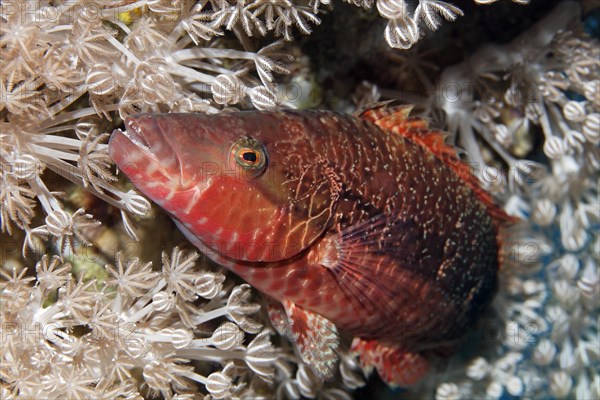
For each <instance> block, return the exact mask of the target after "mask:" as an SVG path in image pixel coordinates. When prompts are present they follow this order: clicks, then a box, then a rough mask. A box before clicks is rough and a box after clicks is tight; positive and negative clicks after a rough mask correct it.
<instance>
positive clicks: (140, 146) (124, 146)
mask: <svg viewBox="0 0 600 400" xmlns="http://www.w3.org/2000/svg"><path fill="white" fill-rule="evenodd" d="M108 150H109V154H110V157H111V158H112V159H113V161H114V162H115V163H116V164H117V166H118V167H119V169H120V170H121V171H123V172H124V173H125V175H127V177H128V178H129V179H130V180H131V181H132V183H134V185H136V186H137V187H140V188H141V187H143V186H145V185H146V184H148V182H149V181H153V182H162V183H166V182H169V181H172V180H175V179H177V178H178V177H179V176H180V164H179V158H178V156H177V154H176V152H175V151H174V149H173V148H172V147H171V145H170V144H169V141H168V137H167V136H166V135H165V132H164V130H163V129H162V127H161V125H160V124H159V122H158V120H157V118H156V117H155V116H154V115H151V114H139V115H134V116H131V117H128V118H127V119H126V120H125V130H121V129H116V130H114V131H113V133H112V135H111V137H110V140H109V143H108ZM177 181H178V179H177Z"/></svg>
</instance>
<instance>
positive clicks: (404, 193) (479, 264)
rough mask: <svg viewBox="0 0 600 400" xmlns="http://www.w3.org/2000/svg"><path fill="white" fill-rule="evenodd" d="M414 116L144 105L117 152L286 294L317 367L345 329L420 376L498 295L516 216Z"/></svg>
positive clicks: (384, 363)
mask: <svg viewBox="0 0 600 400" xmlns="http://www.w3.org/2000/svg"><path fill="white" fill-rule="evenodd" d="M409 112H410V107H408V106H401V107H393V108H387V107H385V106H382V107H379V108H374V109H371V110H368V111H365V112H363V113H362V114H361V115H360V116H359V117H355V116H351V115H344V114H338V113H333V112H327V111H292V110H289V111H278V112H258V111H256V112H255V111H252V112H237V113H229V114H225V113H224V114H219V115H201V114H155V115H151V114H141V115H137V116H133V117H130V118H128V119H127V120H126V121H125V124H126V131H125V132H124V131H121V130H116V131H115V132H113V134H112V137H111V140H110V144H109V150H110V154H111V157H112V158H113V160H114V161H115V162H116V163H117V165H118V166H119V168H120V170H121V171H123V172H124V173H125V174H126V175H127V176H128V177H129V178H130V179H131V180H132V181H133V182H134V184H135V185H136V186H137V188H138V189H139V190H140V191H141V192H143V193H144V194H145V195H147V196H148V197H150V198H151V199H152V200H153V201H154V202H156V203H157V204H158V205H159V206H161V207H162V208H163V209H164V210H166V211H167V212H168V213H169V214H170V216H171V217H172V218H173V220H174V221H175V223H176V224H177V226H178V227H179V229H180V230H181V231H182V232H183V233H184V234H185V235H186V237H187V238H188V239H189V240H190V241H191V242H192V243H193V244H194V245H195V246H197V247H198V248H199V249H200V250H201V251H202V252H204V253H205V254H206V255H208V256H209V257H210V258H211V259H213V260H214V261H215V262H217V263H218V264H220V265H223V266H224V267H226V268H228V269H229V270H231V271H233V272H234V273H236V274H238V275H239V276H240V277H242V278H243V279H245V280H246V281H247V282H249V283H250V284H251V285H253V286H254V287H256V288H258V289H259V290H260V291H262V292H263V293H265V294H266V295H268V296H269V297H270V298H272V299H273V300H274V301H275V302H274V303H273V304H276V306H270V307H269V311H270V314H271V319H272V321H273V322H274V325H275V326H276V328H277V329H278V330H279V331H281V332H287V333H288V334H289V335H290V336H291V338H292V339H293V340H294V342H295V344H296V346H297V348H298V350H299V353H300V355H301V357H302V359H303V360H304V361H305V362H307V363H308V364H309V365H311V366H312V367H313V368H314V370H315V371H317V372H318V373H320V374H321V375H322V376H325V377H327V376H329V375H331V374H332V372H333V370H334V367H335V365H336V361H337V353H336V351H337V348H338V346H339V341H340V339H339V338H340V334H345V335H350V337H353V338H354V339H353V342H352V349H353V350H354V351H356V352H358V353H359V354H360V359H361V363H362V364H363V366H364V367H365V368H371V367H375V368H376V369H377V371H378V373H379V375H380V376H381V378H382V379H383V380H384V381H386V382H387V383H388V384H391V385H400V386H407V385H411V384H413V383H415V382H417V381H418V380H419V379H421V378H422V377H423V375H425V374H426V372H427V371H428V369H429V365H430V362H431V357H433V356H436V355H437V354H446V353H448V349H452V348H454V347H455V346H456V345H457V343H459V341H460V340H461V338H463V337H464V335H465V333H466V332H467V331H468V329H469V328H471V327H472V326H473V325H474V323H475V322H476V320H477V318H478V316H479V315H480V314H481V313H482V311H483V310H484V308H485V307H486V306H487V305H488V304H489V303H490V300H491V299H492V296H493V294H494V291H495V289H496V284H497V270H498V266H499V254H500V252H499V248H500V240H499V231H500V230H501V229H502V227H503V226H504V225H505V224H507V223H510V221H511V218H510V217H509V216H507V215H506V214H505V213H504V212H503V211H502V210H501V209H500V208H498V207H497V206H495V205H494V204H493V202H492V199H491V198H490V196H489V195H488V194H487V193H486V192H484V191H483V190H482V189H481V188H480V187H479V185H478V181H477V179H476V178H475V177H473V176H472V174H471V173H470V170H469V168H468V167H467V166H466V165H465V164H463V163H462V162H461V161H460V160H459V158H458V157H457V155H456V152H455V150H454V149H453V148H452V147H451V146H449V145H447V144H445V143H444V136H443V134H442V133H441V132H439V131H435V130H432V129H430V128H429V127H428V126H427V123H426V122H425V121H424V120H422V119H418V118H410V117H409Z"/></svg>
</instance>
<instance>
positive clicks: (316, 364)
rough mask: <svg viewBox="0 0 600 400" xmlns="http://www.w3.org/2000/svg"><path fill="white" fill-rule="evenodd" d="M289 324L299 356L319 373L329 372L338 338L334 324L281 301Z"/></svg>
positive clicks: (335, 359) (331, 369)
mask: <svg viewBox="0 0 600 400" xmlns="http://www.w3.org/2000/svg"><path fill="white" fill-rule="evenodd" d="M283 307H284V308H285V312H286V314H287V316H288V318H289V321H290V322H289V327H290V331H291V335H292V340H293V341H294V343H295V345H296V348H297V349H298V352H299V353H300V356H301V357H302V360H303V361H304V362H305V363H306V364H308V365H310V366H311V367H312V368H313V369H314V370H315V372H317V373H318V374H319V375H320V376H321V377H323V378H325V379H327V378H329V377H331V376H332V375H333V372H334V368H335V366H336V363H337V359H338V355H337V353H336V350H337V348H338V345H339V342H340V338H339V334H338V331H337V328H336V326H335V325H334V324H333V322H331V321H329V320H328V319H327V318H325V317H323V316H321V315H319V314H316V313H313V312H311V311H307V310H305V309H303V308H302V307H300V306H297V305H296V304H294V303H292V302H290V301H284V302H283Z"/></svg>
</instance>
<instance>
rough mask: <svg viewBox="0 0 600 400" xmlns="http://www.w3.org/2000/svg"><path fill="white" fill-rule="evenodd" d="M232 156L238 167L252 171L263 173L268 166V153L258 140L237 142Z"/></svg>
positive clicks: (232, 149) (249, 139) (245, 139)
mask: <svg viewBox="0 0 600 400" xmlns="http://www.w3.org/2000/svg"><path fill="white" fill-rule="evenodd" d="M231 154H232V156H233V157H234V158H235V161H236V163H237V164H238V165H240V166H241V167H243V168H244V169H247V170H250V171H255V172H259V171H260V172H262V170H263V169H264V168H265V167H266V165H267V151H266V150H265V148H264V146H263V145H262V144H261V143H260V142H259V141H258V140H255V139H252V138H244V139H240V140H238V141H237V142H235V143H234V144H233V146H232V148H231Z"/></svg>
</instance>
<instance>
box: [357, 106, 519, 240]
mask: <svg viewBox="0 0 600 400" xmlns="http://www.w3.org/2000/svg"><path fill="white" fill-rule="evenodd" d="M388 104H389V103H385V104H383V105H379V106H376V107H375V108H371V109H369V110H366V111H363V112H362V113H361V114H360V118H363V119H365V120H367V121H371V122H373V123H374V124H375V125H377V126H379V127H380V128H381V129H383V130H385V131H388V132H394V133H397V134H400V135H402V136H404V137H406V138H408V139H410V140H411V141H413V142H414V143H417V144H418V145H420V146H422V147H424V148H426V149H428V150H429V151H431V152H432V153H433V154H435V155H436V156H437V157H438V158H439V159H440V160H442V161H443V162H444V163H445V164H446V165H448V166H449V167H450V168H452V170H453V171H454V173H456V174H457V175H458V176H459V177H460V178H461V179H462V180H463V182H465V183H466V184H467V185H468V186H469V187H470V188H471V190H473V192H474V193H475V195H476V196H477V198H478V199H479V200H480V201H481V202H482V203H483V204H484V205H485V206H486V208H487V210H488V213H489V214H490V216H491V217H492V218H493V220H494V223H495V225H496V226H497V227H498V228H500V227H502V226H503V225H506V224H509V223H514V222H516V221H517V218H514V217H511V216H510V215H508V214H507V213H506V212H505V211H504V210H503V209H501V208H500V207H498V206H497V205H496V204H495V203H494V200H493V199H492V196H491V195H490V194H489V193H488V192H486V191H485V190H484V189H482V188H481V186H480V184H479V180H478V179H477V177H476V176H475V175H474V174H473V173H472V171H471V168H470V166H469V165H468V164H466V163H464V162H463V161H461V159H460V158H459V157H458V155H457V153H456V149H455V148H454V147H453V146H451V145H449V144H447V143H446V141H445V139H446V136H447V135H446V134H445V133H444V132H442V131H438V130H432V129H429V123H428V122H427V121H426V120H424V119H422V118H416V117H413V118H411V117H409V115H410V112H411V111H412V109H413V106H411V105H400V106H393V107H388Z"/></svg>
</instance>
